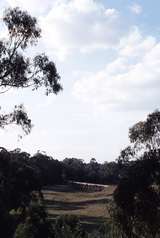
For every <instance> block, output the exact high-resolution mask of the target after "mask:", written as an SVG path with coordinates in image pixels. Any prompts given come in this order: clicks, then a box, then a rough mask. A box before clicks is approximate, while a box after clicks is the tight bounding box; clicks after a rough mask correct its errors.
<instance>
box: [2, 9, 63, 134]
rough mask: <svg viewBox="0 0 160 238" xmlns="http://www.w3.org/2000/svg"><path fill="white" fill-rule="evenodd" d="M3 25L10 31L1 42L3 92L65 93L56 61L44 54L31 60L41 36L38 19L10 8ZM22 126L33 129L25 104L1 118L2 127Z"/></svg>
mask: <svg viewBox="0 0 160 238" xmlns="http://www.w3.org/2000/svg"><path fill="white" fill-rule="evenodd" d="M3 22H4V24H5V25H6V27H7V29H8V34H7V39H6V40H3V41H2V40H0V88H1V91H0V93H5V92H6V91H8V90H10V89H12V88H17V89H19V88H21V89H24V88H31V89H32V90H37V89H38V88H40V87H41V88H42V87H43V88H44V89H45V93H46V95H49V94H50V93H54V94H57V93H58V92H59V91H60V90H62V86H61V84H60V76H59V74H58V72H57V69H56V66H55V64H54V62H53V61H50V60H49V58H48V57H47V56H46V55H45V54H44V53H42V54H39V55H35V56H34V57H32V58H31V57H28V54H27V51H26V50H28V48H29V47H30V46H33V45H35V44H36V43H37V41H38V39H39V38H40V36H41V30H40V28H39V27H38V24H37V20H36V18H34V17H32V16H30V15H29V14H28V13H27V12H26V11H21V10H20V9H19V8H13V9H7V10H6V11H5V13H4V16H3ZM13 122H14V123H16V124H17V125H19V126H21V127H22V129H23V130H24V132H25V133H29V132H30V130H31V120H30V119H29V118H28V116H27V114H26V112H25V110H24V108H23V107H22V105H20V106H17V107H16V108H15V110H14V111H13V112H12V113H9V114H5V115H1V117H0V126H1V127H4V126H5V125H8V124H10V123H13Z"/></svg>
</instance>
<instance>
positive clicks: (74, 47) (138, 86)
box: [0, 0, 160, 163]
mask: <svg viewBox="0 0 160 238" xmlns="http://www.w3.org/2000/svg"><path fill="white" fill-rule="evenodd" d="M0 7H1V15H2V14H3V11H4V9H5V8H7V7H20V8H21V9H23V10H27V11H28V12H29V13H30V14H31V15H32V16H35V17H36V18H37V20H38V23H39V26H40V28H41V29H42V37H41V39H40V42H39V43H38V45H37V46H36V47H33V48H31V49H30V50H29V51H28V52H27V53H28V54H30V55H33V54H35V53H37V52H45V53H46V54H47V55H49V57H50V58H51V59H52V60H53V61H54V62H55V64H56V66H57V70H58V72H59V74H60V76H61V83H62V85H63V88H64V90H63V91H62V92H61V93H59V95H57V96H55V95H49V96H45V95H44V92H43V91H42V90H38V91H37V92H31V90H28V89H27V90H22V89H21V90H11V91H9V92H7V93H5V94H2V95H0V100H1V107H2V111H5V112H8V111H9V110H10V109H11V108H13V106H12V105H16V104H19V103H24V105H25V107H26V109H27V112H28V114H29V116H30V117H31V118H32V122H33V124H34V127H33V130H32V131H31V134H29V135H27V136H23V138H22V140H20V139H19V138H18V133H19V130H17V128H15V127H13V126H12V127H11V126H9V127H8V128H5V129H3V130H0V140H1V146H3V147H6V148H7V149H9V150H14V149H15V148H21V150H22V151H27V152H29V153H31V154H33V153H36V151H38V150H40V151H45V152H46V153H47V155H51V156H53V158H56V159H58V160H62V159H64V158H66V157H67V158H71V157H74V158H82V159H83V160H84V161H85V162H89V161H90V159H91V158H95V159H96V160H97V162H100V163H103V162H105V161H108V162H109V161H115V159H116V158H117V157H118V155H119V154H120V151H121V150H122V149H124V147H125V146H127V145H128V144H129V139H128V131H129V128H130V127H132V125H134V124H135V123H137V122H138V121H141V120H144V119H145V118H146V117H147V115H148V114H149V113H151V112H153V111H154V110H156V109H157V108H159V104H158V103H159V99H160V96H159V87H160V71H159V68H160V61H159V56H160V55H159V54H160V38H159V33H160V23H159V22H158V21H157V19H159V12H158V9H159V7H160V2H158V1H157V0H156V1H155V2H154V3H151V2H150V3H149V2H146V1H144V0H139V1H130V0H127V1H124V0H119V1H116V0H114V1H113V0H112V1H111V0H108V1H105V0H99V1H98V0H54V1H51V0H47V1H45V2H42V1H40V0H35V1H31V0H28V1H23V0H1V1H0ZM153 12H154V14H153ZM0 30H1V35H0V38H4V37H5V34H6V33H5V27H4V25H3V24H2V23H0ZM32 49H33V50H32ZM39 91H40V92H39ZM10 102H12V105H11V106H10ZM33 102H34V103H33Z"/></svg>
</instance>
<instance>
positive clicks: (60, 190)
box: [43, 185, 115, 230]
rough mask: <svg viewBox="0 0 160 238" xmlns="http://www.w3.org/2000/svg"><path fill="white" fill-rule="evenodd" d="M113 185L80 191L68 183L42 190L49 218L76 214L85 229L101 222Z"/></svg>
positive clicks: (102, 221)
mask: <svg viewBox="0 0 160 238" xmlns="http://www.w3.org/2000/svg"><path fill="white" fill-rule="evenodd" d="M114 189H115V186H108V187H106V188H104V190H103V191H99V192H89V193H88V192H80V191H77V190H75V189H73V187H71V186H69V185H56V186H53V187H50V188H46V189H44V190H43V194H44V198H45V206H46V209H47V212H48V214H49V217H50V219H55V218H56V217H57V216H59V215H64V214H72V215H77V216H78V217H79V218H80V221H81V223H82V225H83V226H85V227H86V228H87V230H93V229H95V228H96V227H97V226H100V225H101V224H103V223H104V222H105V220H106V218H107V217H108V211H107V203H108V202H109V200H111V199H112V194H113V191H114Z"/></svg>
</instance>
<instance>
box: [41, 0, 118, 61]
mask: <svg viewBox="0 0 160 238" xmlns="http://www.w3.org/2000/svg"><path fill="white" fill-rule="evenodd" d="M118 18H119V13H118V11H117V10H116V9H113V8H111V9H109V8H105V7H104V6H103V5H102V4H101V3H99V2H98V1H95V0H63V1H55V3H54V4H53V7H52V8H51V10H50V11H49V12H48V14H47V15H46V16H44V17H42V18H41V19H40V22H41V27H42V33H43V39H44V45H47V47H48V50H49V51H50V52H52V53H54V54H57V55H58V56H59V58H62V59H63V58H65V57H66V56H67V55H68V54H70V53H72V52H74V51H78V52H89V51H93V50H95V49H101V48H102V49H105V48H108V47H111V46H113V45H115V44H117V42H118V40H119V35H120V32H121V29H120V27H119V20H118Z"/></svg>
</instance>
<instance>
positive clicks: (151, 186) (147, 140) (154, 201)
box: [114, 111, 160, 238]
mask: <svg viewBox="0 0 160 238" xmlns="http://www.w3.org/2000/svg"><path fill="white" fill-rule="evenodd" d="M129 136H130V140H131V142H132V145H131V146H130V147H127V148H126V149H125V150H124V151H122V153H121V156H120V157H119V162H120V163H121V164H124V165H125V164H126V168H127V169H125V172H124V173H123V176H122V177H121V179H120V182H119V184H118V186H117V189H116V191H115V193H114V201H115V204H116V207H114V218H115V220H116V221H117V224H119V225H120V227H121V229H122V231H123V232H124V234H125V237H127V238H132V237H133V238H136V237H152V238H155V237H159V235H160V210H159V208H160V148H159V146H160V143H159V142H160V140H159V138H160V137H159V136H160V112H159V111H155V112H153V113H152V114H150V115H149V116H148V117H147V119H146V121H143V122H139V123H137V124H136V125H134V126H133V127H132V128H131V129H130V132H129Z"/></svg>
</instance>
